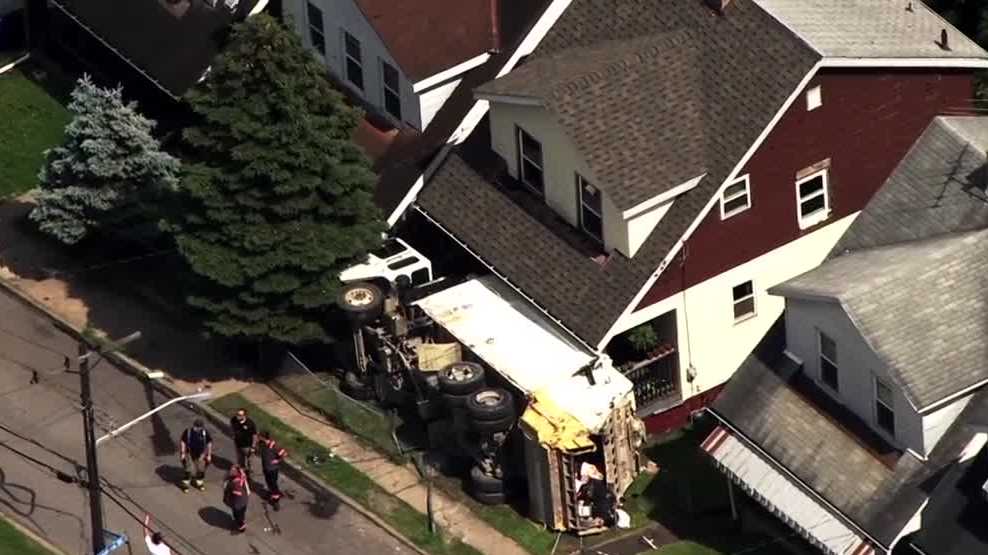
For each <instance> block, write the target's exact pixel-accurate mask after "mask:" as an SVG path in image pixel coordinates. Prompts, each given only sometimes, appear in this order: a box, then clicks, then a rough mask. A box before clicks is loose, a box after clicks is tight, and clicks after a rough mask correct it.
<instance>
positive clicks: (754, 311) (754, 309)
mask: <svg viewBox="0 0 988 555" xmlns="http://www.w3.org/2000/svg"><path fill="white" fill-rule="evenodd" d="M745 283H750V284H751V293H749V294H747V295H745V296H743V297H741V298H740V299H735V298H734V288H735V287H740V286H742V285H744V284H745ZM748 299H751V312H747V313H745V314H742V315H741V316H736V315H735V308H736V307H737V306H738V304H739V303H743V302H745V301H747V300H748ZM731 315H732V316H734V323H735V324H740V323H741V322H745V321H747V320H750V319H752V318H754V317H755V316H758V295H757V294H756V289H755V280H753V279H748V280H745V281H742V282H741V283H737V284H735V285H734V286H733V287H731Z"/></svg>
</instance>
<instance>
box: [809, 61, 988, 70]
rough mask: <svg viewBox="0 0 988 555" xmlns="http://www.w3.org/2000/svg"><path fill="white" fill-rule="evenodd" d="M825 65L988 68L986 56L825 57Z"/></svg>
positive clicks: (823, 62)
mask: <svg viewBox="0 0 988 555" xmlns="http://www.w3.org/2000/svg"><path fill="white" fill-rule="evenodd" d="M822 64H823V67H870V68H883V67H891V68H938V67H945V68H946V67H949V68H962V69H963V68H968V69H985V68H988V59H984V58H824V59H823V60H822Z"/></svg>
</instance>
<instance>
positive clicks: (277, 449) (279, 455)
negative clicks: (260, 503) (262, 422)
mask: <svg viewBox="0 0 988 555" xmlns="http://www.w3.org/2000/svg"><path fill="white" fill-rule="evenodd" d="M258 454H259V455H260V456H261V470H263V471H264V481H265V483H266V484H267V486H268V502H270V503H271V507H273V508H274V510H276V511H277V510H278V509H279V504H278V501H280V500H281V489H279V488H278V471H279V470H280V469H281V461H282V460H284V458H285V457H286V456H288V452H287V451H285V450H284V449H282V448H281V446H280V445H278V443H277V442H275V440H274V439H273V438H272V437H271V432H268V431H267V430H264V431H263V432H261V441H260V442H259V451H258Z"/></svg>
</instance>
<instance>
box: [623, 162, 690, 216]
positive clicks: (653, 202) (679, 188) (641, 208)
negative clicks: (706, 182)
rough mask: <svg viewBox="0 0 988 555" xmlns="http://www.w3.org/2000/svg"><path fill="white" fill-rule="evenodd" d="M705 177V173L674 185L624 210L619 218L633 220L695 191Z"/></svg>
mask: <svg viewBox="0 0 988 555" xmlns="http://www.w3.org/2000/svg"><path fill="white" fill-rule="evenodd" d="M706 176H707V174H706V173H703V174H701V175H698V176H696V177H694V178H693V179H690V180H689V181H687V182H686V183H683V184H681V185H676V186H675V187H673V188H672V189H669V190H668V191H664V192H662V193H660V194H658V195H655V196H654V197H652V198H650V199H648V200H646V201H645V202H642V203H640V204H638V205H637V206H632V207H631V208H629V209H627V210H625V211H624V212H622V213H621V217H622V218H624V219H625V220H629V219H631V218H634V217H635V216H637V215H639V214H641V213H642V212H645V211H646V210H648V209H650V208H654V207H656V206H658V205H660V204H663V203H665V202H666V201H669V200H672V199H674V198H676V197H678V196H679V195H681V194H683V193H686V192H688V191H691V190H693V189H695V188H696V186H697V185H699V184H700V182H701V181H703V178H704V177H706Z"/></svg>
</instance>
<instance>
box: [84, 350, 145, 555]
mask: <svg viewBox="0 0 988 555" xmlns="http://www.w3.org/2000/svg"><path fill="white" fill-rule="evenodd" d="M140 337H141V332H139V331H138V332H134V333H132V334H130V335H128V336H127V337H124V338H123V339H121V340H119V341H117V342H115V343H111V344H108V345H105V346H102V347H98V348H97V352H98V353H108V352H111V351H115V350H117V349H119V348H120V347H122V346H124V345H125V344H127V343H130V342H131V341H134V340H135V339H139V338H140ZM78 353H79V381H80V388H79V389H80V392H81V397H82V429H83V438H84V440H85V443H86V479H87V480H88V485H89V517H90V523H91V527H92V536H93V554H94V555H101V554H102V553H103V552H104V550H105V548H106V541H105V538H104V532H103V531H104V530H105V528H103V497H102V490H101V488H100V479H99V462H98V460H97V457H96V414H95V410H94V409H93V393H92V386H91V384H90V379H89V377H90V374H89V370H90V368H89V359H90V357H91V356H92V354H93V353H92V351H90V350H89V345H88V344H86V342H85V341H80V342H79V350H78Z"/></svg>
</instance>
